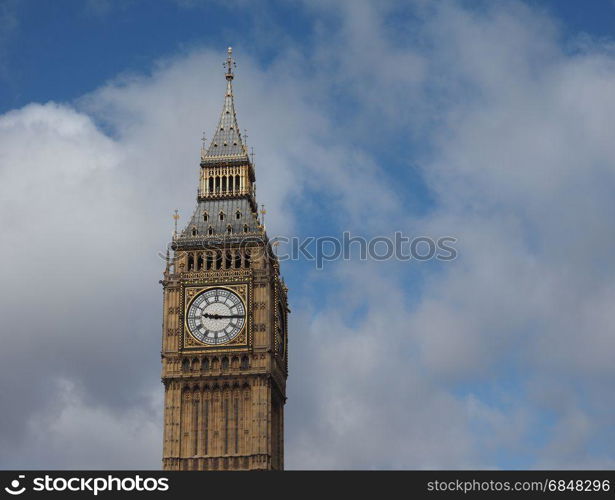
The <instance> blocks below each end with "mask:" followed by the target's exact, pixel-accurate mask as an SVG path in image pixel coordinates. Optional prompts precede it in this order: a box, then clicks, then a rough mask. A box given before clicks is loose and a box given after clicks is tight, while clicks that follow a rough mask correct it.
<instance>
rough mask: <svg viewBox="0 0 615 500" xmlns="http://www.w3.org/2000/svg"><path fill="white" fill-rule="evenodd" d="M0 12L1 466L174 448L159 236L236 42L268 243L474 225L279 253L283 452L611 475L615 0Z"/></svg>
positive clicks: (303, 464) (303, 459)
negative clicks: (406, 238) (403, 239)
mask: <svg viewBox="0 0 615 500" xmlns="http://www.w3.org/2000/svg"><path fill="white" fill-rule="evenodd" d="M0 26H1V27H2V29H1V30H0V181H1V182H0V207H1V209H2V210H1V211H0V213H1V215H0V226H1V227H2V228H3V230H4V234H5V235H6V238H7V241H11V242H18V243H17V244H13V245H7V246H5V247H4V248H3V254H2V259H0V260H1V261H2V262H3V267H2V268H0V269H1V270H2V272H3V273H4V274H3V275H4V276H5V278H6V280H7V281H8V282H9V283H11V284H12V287H11V293H5V294H4V295H3V296H2V301H0V313H1V314H2V315H3V317H5V318H6V325H7V326H6V330H5V333H3V334H2V335H3V336H4V337H5V338H4V339H3V341H4V342H5V345H6V346H7V349H5V350H3V352H2V353H0V381H2V380H4V382H0V397H2V398H3V399H4V398H7V399H8V398H10V399H11V400H12V401H14V406H13V407H12V408H10V409H9V410H10V411H7V414H6V415H5V417H6V418H5V420H4V422H5V423H4V425H2V426H0V467H4V468H8V467H11V468H19V467H43V468H49V467H51V466H57V467H90V468H96V467H102V468H114V467H115V468H118V467H129V468H147V467H154V468H155V467H158V465H159V461H158V457H159V456H160V435H161V430H160V429H161V427H160V418H161V409H162V403H161V399H160V398H161V386H160V384H159V382H158V379H159V358H158V355H159V354H158V353H159V338H160V337H159V324H158V323H159V321H158V320H159V314H160V300H161V297H160V295H161V294H160V289H159V286H158V279H159V277H160V273H161V272H162V264H161V262H160V259H159V257H158V256H157V252H158V251H159V250H160V249H164V248H165V245H166V244H167V243H168V239H169V235H170V231H171V227H172V220H171V218H170V214H171V213H172V210H173V209H175V208H178V209H180V212H181V213H182V215H183V218H182V220H183V221H185V218H186V217H187V216H188V215H189V214H190V213H191V210H192V209H193V207H194V193H195V190H196V175H197V171H198V151H199V147H200V137H201V134H202V132H203V131H204V132H205V134H206V135H208V136H211V133H212V130H213V127H214V126H215V123H216V122H217V118H218V113H219V112H220V109H221V106H222V97H223V91H224V78H223V68H222V61H223V59H224V57H225V50H226V47H227V46H228V45H233V47H234V48H235V56H236V60H237V64H238V67H237V72H236V80H235V82H234V83H235V94H236V106H237V112H238V119H239V124H240V126H241V127H245V128H247V129H248V143H249V145H250V146H254V148H255V151H256V171H257V180H258V182H257V187H258V189H257V198H258V201H259V202H260V203H264V204H266V206H267V208H268V213H267V226H268V231H269V233H270V235H273V234H282V235H298V236H318V235H333V236H336V235H339V234H341V232H342V231H345V230H348V231H350V232H351V233H352V234H362V235H365V236H367V237H374V236H379V235H392V234H393V233H394V232H395V231H403V232H404V234H407V235H410V236H416V235H421V236H431V237H439V236H454V237H456V238H457V239H458V251H459V257H458V259H457V260H455V261H454V262H448V263H442V262H435V261H434V262H426V263H417V262H411V263H407V262H399V261H396V260H391V261H386V262H377V261H367V262H363V261H359V260H358V259H356V258H355V259H352V260H350V261H336V262H331V263H327V265H326V266H325V269H324V270H323V271H321V270H317V269H315V266H314V264H313V263H311V262H306V261H299V262H286V263H284V264H283V273H284V276H285V278H286V280H287V283H288V284H289V287H290V300H291V306H292V309H293V314H292V316H291V322H292V323H291V340H290V356H291V359H290V361H291V373H290V378H289V401H288V405H287V414H286V418H287V420H286V429H287V440H286V444H287V447H286V454H287V466H288V467H289V468H379V467H382V468H473V467H480V468H482V467H488V468H491V467H501V468H533V467H580V468H601V467H613V464H615V456H613V453H612V450H613V444H614V440H615V436H614V435H613V432H612V425H611V422H612V420H613V417H614V416H615V406H614V405H613V403H612V402H611V401H610V400H609V398H605V397H604V394H606V393H608V391H610V390H611V387H612V383H613V382H614V381H615V371H614V369H613V367H612V362H611V360H612V355H613V352H614V348H615V345H614V343H613V338H615V337H613V333H615V318H614V317H613V313H612V310H613V308H612V302H613V299H614V298H615V290H614V289H613V286H612V283H613V278H614V276H613V272H612V271H611V268H612V266H611V265H610V256H611V255H612V251H613V250H615V240H614V237H613V231H612V222H611V221H610V220H609V218H608V216H607V214H609V213H612V211H613V209H614V208H615V207H613V203H614V202H613V200H615V197H614V196H613V189H614V186H615V175H614V173H615V164H614V163H615V160H614V158H615V151H614V148H613V146H612V144H611V143H612V142H613V141H612V140H611V138H610V136H609V131H610V129H611V126H610V125H611V122H612V119H611V117H612V116H613V113H614V112H615V56H614V55H613V54H614V52H613V47H614V45H613V30H614V29H615V4H614V3H613V2H600V3H598V2H595V3H591V4H583V3H581V2H573V1H570V2H560V1H550V2H547V1H545V2H538V1H527V2H513V1H506V2H464V1H460V2H441V3H437V4H435V3H431V2H425V1H419V0H417V1H415V2H396V1H387V2H369V1H358V0H357V1H352V2H351V1H347V2H344V1H340V2H325V1H304V2H302V1H297V2H247V1H241V0H237V1H234V2H222V1H220V2H204V1H203V2H201V1H198V0H184V1H160V2H147V3H146V2H140V1H130V2H114V1H93V0H92V1H89V2H84V3H81V2H79V3H78V2H67V1H66V2H34V1H23V2H13V1H10V0H8V1H5V2H4V3H2V5H1V6H0ZM93 263H95V265H93ZM31 283H37V287H36V289H33V288H32V285H31ZM85 290H88V291H90V290H92V293H86V292H84V291H85ZM39 293H42V294H45V300H40V299H39V298H38V294H39ZM32 301H36V302H37V303H38V304H40V307H41V312H40V314H41V315H43V316H44V318H45V322H46V325H47V327H46V329H45V330H46V331H45V334H44V337H43V338H41V337H40V336H39V334H38V333H36V332H35V331H33V330H32V329H31V328H30V327H29V326H28V325H27V324H24V322H23V321H22V320H21V318H23V316H24V315H27V314H29V311H30V309H29V308H30V305H29V304H31V303H32ZM101 311H102V312H103V313H104V314H102V315H101ZM93 316H94V317H97V318H99V317H100V320H99V321H97V322H95V323H94V324H93V322H92V320H91V318H92V317H93ZM41 343H42V345H43V346H44V347H45V348H44V349H40V346H41ZM9 347H10V348H9ZM91 352H96V353H98V355H97V356H95V357H93V358H84V357H83V356H84V353H85V354H86V355H87V354H88V353H91ZM33 353H35V354H33ZM24 359H28V360H29V361H30V363H29V364H28V365H27V366H32V365H34V366H36V367H37V368H36V370H31V369H30V370H28V369H27V366H26V365H25V364H24V363H23V362H22V361H23V360H24ZM84 359H87V361H84ZM110 364H112V365H113V367H114V369H113V373H112V374H110V373H109V365H110ZM9 374H10V377H9ZM14 376H20V377H22V380H24V384H23V386H21V387H18V386H16V385H14V384H11V383H9V382H8V381H9V380H11V379H12V377H14ZM42 381H45V382H44V383H43V382H42ZM383 423H384V424H385V425H382V424H383ZM92 425H96V427H97V428H99V429H103V430H104V431H105V433H106V434H107V435H111V436H114V437H113V438H112V439H109V440H101V439H100V438H99V437H97V436H95V435H92V433H91V426H92ZM41 428H45V429H48V430H49V432H47V433H46V434H43V433H41V432H40V429H41ZM367 429H369V430H370V431H369V432H367V433H366V430H367ZM357 436H362V437H361V439H358V438H357ZM66 442H70V443H74V444H72V445H71V446H69V447H68V448H66V447H65V446H64V445H63V443H66ZM1 450H11V453H6V452H4V453H3V451H1ZM41 450H44V451H41Z"/></svg>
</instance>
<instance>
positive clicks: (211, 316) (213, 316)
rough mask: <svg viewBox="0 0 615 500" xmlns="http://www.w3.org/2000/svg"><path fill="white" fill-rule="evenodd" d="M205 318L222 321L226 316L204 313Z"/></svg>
mask: <svg viewBox="0 0 615 500" xmlns="http://www.w3.org/2000/svg"><path fill="white" fill-rule="evenodd" d="M203 317H204V318H209V319H222V318H224V316H220V315H219V314H209V313H203Z"/></svg>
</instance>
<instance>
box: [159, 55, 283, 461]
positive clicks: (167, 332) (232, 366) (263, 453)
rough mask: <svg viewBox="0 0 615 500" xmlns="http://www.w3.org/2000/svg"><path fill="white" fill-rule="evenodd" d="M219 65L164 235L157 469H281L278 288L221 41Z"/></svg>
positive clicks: (230, 64) (274, 260) (230, 63)
mask: <svg viewBox="0 0 615 500" xmlns="http://www.w3.org/2000/svg"><path fill="white" fill-rule="evenodd" d="M225 65H226V75H225V76H226V93H225V96H224V105H223V108H222V113H221V116H220V119H219V122H218V125H217V128H216V130H215V133H214V134H213V138H212V139H211V142H210V143H209V145H204V147H203V149H202V151H201V158H200V167H199V186H198V195H197V203H196V208H195V209H194V212H193V214H192V217H191V218H190V220H189V221H188V223H187V224H186V225H185V227H183V228H182V229H181V230H179V231H177V230H176V231H175V233H174V236H173V240H172V242H171V244H170V252H168V253H167V264H166V269H165V271H164V277H163V280H162V281H161V283H162V285H163V336H162V352H161V355H162V382H163V384H164V436H163V441H164V443H163V460H162V461H163V468H164V469H165V470H268V469H283V468H284V404H285V401H286V378H287V372H288V361H287V355H288V349H287V346H288V340H287V339H288V332H287V315H288V312H289V310H288V304H287V288H286V286H285V285H284V281H283V280H282V278H281V276H280V265H279V262H278V259H277V257H276V256H275V253H274V252H273V251H272V245H271V242H270V240H269V239H268V237H267V233H266V231H265V228H264V225H263V224H262V220H261V218H259V211H258V205H257V203H256V199H255V172H254V164H253V162H252V161H251V159H250V155H249V154H248V151H247V148H246V145H245V142H244V139H243V137H242V135H241V133H240V129H239V126H238V124H237V116H236V114H235V104H234V99H233V85H232V83H233V78H234V61H233V58H232V50H231V48H229V49H228V57H227V60H226V63H225Z"/></svg>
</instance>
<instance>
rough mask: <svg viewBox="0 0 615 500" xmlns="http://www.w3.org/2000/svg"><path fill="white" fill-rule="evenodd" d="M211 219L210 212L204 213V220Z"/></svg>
mask: <svg viewBox="0 0 615 500" xmlns="http://www.w3.org/2000/svg"><path fill="white" fill-rule="evenodd" d="M208 219H209V214H208V213H207V212H204V213H203V221H205V222H207V220H208Z"/></svg>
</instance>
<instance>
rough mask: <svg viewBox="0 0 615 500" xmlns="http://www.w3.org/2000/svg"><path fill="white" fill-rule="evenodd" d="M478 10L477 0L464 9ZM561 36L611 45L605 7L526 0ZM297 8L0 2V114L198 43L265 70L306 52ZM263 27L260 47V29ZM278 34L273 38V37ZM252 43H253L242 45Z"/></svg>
mask: <svg viewBox="0 0 615 500" xmlns="http://www.w3.org/2000/svg"><path fill="white" fill-rule="evenodd" d="M463 3H464V4H465V5H467V6H468V7H469V8H471V9H476V10H480V9H481V8H482V7H483V6H484V2H463ZM528 4H529V5H532V6H535V7H536V8H539V9H542V10H546V11H547V12H549V13H550V14H551V15H552V16H553V17H554V18H555V19H556V20H557V21H558V22H560V23H561V24H562V26H563V28H564V32H565V34H566V35H567V36H568V37H573V38H574V37H577V36H578V35H579V33H587V34H589V35H591V36H594V37H607V38H611V37H612V35H613V25H614V24H615V5H614V4H613V3H612V2H596V3H590V4H583V3H580V2H576V1H574V0H567V1H531V2H528ZM306 10H307V9H306V8H305V6H303V5H302V4H301V3H296V2H282V1H274V2H259V8H258V11H259V12H258V14H256V13H255V9H251V8H247V7H246V5H245V4H242V3H241V2H216V1H212V2H199V1H190V0H187V1H186V2H173V1H160V2H142V1H138V0H137V1H135V0H131V1H129V2H122V3H118V2H113V1H109V2H107V1H104V0H103V1H90V2H74V1H66V0H61V1H58V2H33V1H24V2H12V1H11V0H5V1H4V2H3V10H2V12H3V19H4V21H5V23H8V22H9V21H8V19H11V22H10V26H11V28H10V30H8V33H6V34H5V35H4V40H3V45H4V47H3V51H4V57H3V60H4V64H3V66H4V71H3V73H4V74H3V75H2V82H1V83H2V87H0V88H1V89H2V92H1V94H0V96H1V100H0V110H1V111H7V110H9V109H13V108H17V107H21V106H23V105H24V104H27V103H29V102H32V101H35V102H46V101H49V100H53V101H71V100H72V99H75V98H77V97H79V96H81V95H83V94H85V93H87V92H89V91H91V90H93V89H95V88H97V87H98V86H99V85H100V84H101V82H104V81H106V80H109V79H112V78H115V77H116V76H117V75H118V74H120V73H123V72H148V71H150V70H151V67H152V65H153V64H154V63H155V62H156V61H157V60H159V59H160V58H163V57H169V56H173V55H175V54H177V53H178V52H182V51H186V50H190V48H192V47H196V46H201V45H206V46H211V47H217V46H220V47H224V46H225V45H228V44H229V43H242V44H245V45H251V55H252V56H253V57H257V58H258V60H259V62H261V63H262V64H263V65H266V64H267V62H268V61H269V60H270V59H271V57H272V56H273V55H274V54H276V53H277V52H279V49H280V45H284V43H285V42H286V41H287V40H288V39H290V40H292V41H293V42H296V43H298V44H300V45H301V46H303V47H306V48H309V46H310V43H311V42H312V39H313V37H314V28H315V24H317V23H318V22H319V20H318V18H315V17H313V16H310V15H309V13H308V12H306ZM266 30H271V33H270V34H269V40H267V41H266V43H262V38H261V37H260V36H259V35H261V34H262V31H266ZM276 35H278V36H276ZM255 38H258V41H259V43H255V44H251V42H252V41H253V40H254V39H255Z"/></svg>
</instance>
